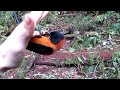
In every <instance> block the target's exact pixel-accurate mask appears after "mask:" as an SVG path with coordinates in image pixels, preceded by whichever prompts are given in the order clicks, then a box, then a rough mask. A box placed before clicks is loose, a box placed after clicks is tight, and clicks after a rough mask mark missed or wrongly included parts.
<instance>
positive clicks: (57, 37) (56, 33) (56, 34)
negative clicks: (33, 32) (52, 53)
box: [50, 31, 64, 44]
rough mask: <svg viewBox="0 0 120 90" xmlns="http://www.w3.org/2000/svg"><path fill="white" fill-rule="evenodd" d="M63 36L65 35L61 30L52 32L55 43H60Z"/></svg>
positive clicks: (52, 39) (51, 38)
mask: <svg viewBox="0 0 120 90" xmlns="http://www.w3.org/2000/svg"><path fill="white" fill-rule="evenodd" d="M63 38H64V35H63V34H62V33H60V32H59V31H54V32H50V40H51V42H52V43H54V44H58V43H59V42H60V41H61V40H62V39H63Z"/></svg>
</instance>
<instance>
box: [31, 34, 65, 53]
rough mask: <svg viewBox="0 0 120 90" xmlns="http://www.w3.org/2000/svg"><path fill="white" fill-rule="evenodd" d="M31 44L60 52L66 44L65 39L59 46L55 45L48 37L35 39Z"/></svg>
mask: <svg viewBox="0 0 120 90" xmlns="http://www.w3.org/2000/svg"><path fill="white" fill-rule="evenodd" d="M31 42H34V43H37V44H41V45H44V46H47V47H51V48H52V49H54V50H55V51H57V50H60V49H61V48H62V46H63V44H64V39H62V40H61V41H60V42H59V43H58V44H53V43H52V42H51V41H50V39H49V37H47V36H42V37H40V38H39V37H34V38H32V39H31Z"/></svg>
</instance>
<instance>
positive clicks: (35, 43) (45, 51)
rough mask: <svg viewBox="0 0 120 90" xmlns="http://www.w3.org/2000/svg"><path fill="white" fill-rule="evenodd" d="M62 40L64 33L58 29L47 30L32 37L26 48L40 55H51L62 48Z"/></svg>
mask: <svg viewBox="0 0 120 90" xmlns="http://www.w3.org/2000/svg"><path fill="white" fill-rule="evenodd" d="M64 40H65V39H64V35H63V34H62V33H60V32H58V31H53V32H47V33H45V34H43V35H41V36H36V37H33V38H32V39H31V40H30V42H29V43H28V46H27V48H26V49H28V50H30V51H33V52H35V53H38V54H41V55H51V54H53V53H54V52H56V51H58V50H60V49H61V48H62V46H63V44H64Z"/></svg>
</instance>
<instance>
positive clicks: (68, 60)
mask: <svg viewBox="0 0 120 90" xmlns="http://www.w3.org/2000/svg"><path fill="white" fill-rule="evenodd" d="M98 13H99V12H96V13H95V14H94V15H91V14H93V13H88V12H86V13H85V12H83V13H82V12H69V13H62V14H60V15H58V16H57V21H56V22H54V23H50V24H48V25H49V26H47V29H48V30H57V29H62V32H66V31H68V32H69V31H72V32H71V33H70V34H69V35H68V36H66V40H65V43H64V46H63V48H62V49H61V50H60V51H58V52H56V53H54V54H52V55H49V56H43V55H38V54H36V53H33V52H30V51H28V50H26V54H25V57H24V60H23V63H22V65H21V66H20V67H19V68H16V69H11V70H9V71H7V72H5V73H3V74H2V78H7V79H98V78H99V79H103V78H104V79H109V78H110V79H111V78H115V79H117V78H120V52H119V51H120V45H119V44H120V37H119V33H117V31H115V29H114V28H117V27H118V26H119V25H118V23H119V21H118V19H119V18H118V16H117V15H119V13H117V12H112V11H111V12H106V13H102V14H98ZM82 15H83V16H82ZM102 15H103V17H102ZM81 17H82V18H81ZM105 17H106V18H107V19H106V18H105ZM62 18H63V19H62ZM73 18H74V19H75V20H74V19H73ZM64 19H65V20H64ZM78 19H79V20H81V21H78ZM65 22H66V23H65ZM74 22H75V23H74ZM81 22H82V23H81ZM106 23H107V24H106ZM108 23H109V25H108ZM71 24H72V25H71ZM95 25H96V26H95ZM114 25H116V27H114ZM117 25H118V26H117ZM116 30H118V29H116ZM118 32H119V30H118Z"/></svg>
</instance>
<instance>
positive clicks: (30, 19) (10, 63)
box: [0, 11, 48, 71]
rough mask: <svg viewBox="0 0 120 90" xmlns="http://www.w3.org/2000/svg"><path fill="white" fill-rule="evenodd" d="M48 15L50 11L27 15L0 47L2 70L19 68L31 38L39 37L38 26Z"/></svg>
mask: <svg viewBox="0 0 120 90" xmlns="http://www.w3.org/2000/svg"><path fill="white" fill-rule="evenodd" d="M47 14H48V11H31V12H30V13H29V14H26V16H25V18H24V20H23V21H22V22H21V23H20V24H19V25H18V26H17V27H16V28H15V29H14V31H13V32H12V33H11V35H10V36H9V37H8V38H7V39H6V41H5V42H4V43H3V44H2V45H1V46H0V70H2V71H6V70H8V69H10V68H15V67H17V66H19V64H20V62H21V59H20V58H22V57H23V56H24V53H25V50H26V47H27V45H28V42H29V41H30V39H31V37H32V36H36V35H39V32H37V31H34V30H35V27H36V25H37V24H38V23H39V22H40V21H41V20H42V19H43V18H44V17H45V16H46V15H47Z"/></svg>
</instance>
